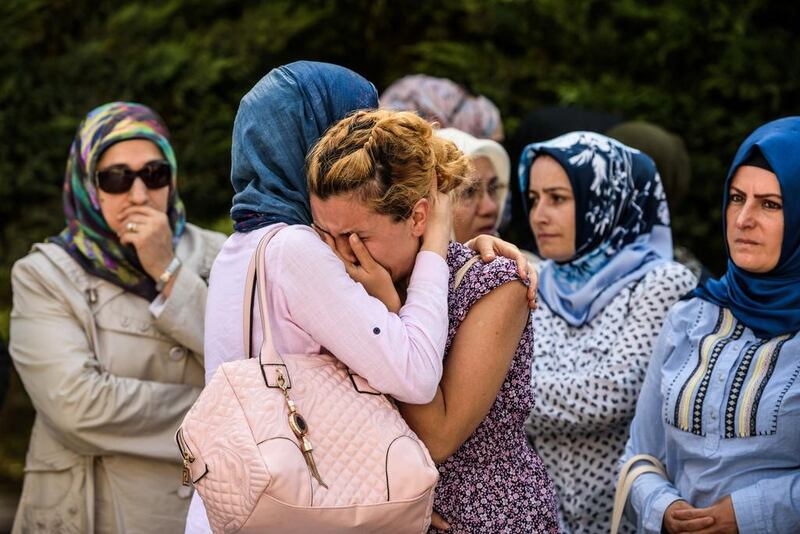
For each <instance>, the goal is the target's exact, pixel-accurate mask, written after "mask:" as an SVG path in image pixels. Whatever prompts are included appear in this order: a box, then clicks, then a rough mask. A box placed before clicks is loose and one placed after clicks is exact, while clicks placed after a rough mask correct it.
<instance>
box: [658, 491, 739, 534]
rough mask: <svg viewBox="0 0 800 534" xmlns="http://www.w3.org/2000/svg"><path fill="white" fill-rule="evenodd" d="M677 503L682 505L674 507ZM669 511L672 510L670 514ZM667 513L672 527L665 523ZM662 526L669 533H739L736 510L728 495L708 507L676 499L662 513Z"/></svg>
mask: <svg viewBox="0 0 800 534" xmlns="http://www.w3.org/2000/svg"><path fill="white" fill-rule="evenodd" d="M678 503H682V505H681V506H678V507H676V505H677V504H678ZM670 511H671V512H672V513H671V514H670ZM668 515H670V522H671V524H672V525H673V526H672V527H670V526H668V525H667V516H668ZM664 526H665V528H667V532H670V533H673V532H674V533H678V532H680V533H683V532H696V533H698V534H738V533H739V527H738V526H737V525H736V512H735V511H734V509H733V499H731V497H730V495H728V496H726V497H723V498H722V499H720V500H718V501H717V502H716V503H714V504H712V505H711V506H709V507H708V508H694V507H693V506H691V505H690V504H689V503H687V502H686V501H677V502H675V503H673V504H671V505H670V506H669V507H668V508H667V511H666V512H665V513H664ZM670 528H672V530H670Z"/></svg>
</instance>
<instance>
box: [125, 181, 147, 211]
mask: <svg viewBox="0 0 800 534" xmlns="http://www.w3.org/2000/svg"><path fill="white" fill-rule="evenodd" d="M128 197H129V198H130V201H131V203H132V204H137V205H141V204H144V203H146V202H147V186H146V185H144V181H142V179H141V178H139V177H138V176H137V177H136V178H134V179H133V184H131V188H130V191H128Z"/></svg>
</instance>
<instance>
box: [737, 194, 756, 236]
mask: <svg viewBox="0 0 800 534" xmlns="http://www.w3.org/2000/svg"><path fill="white" fill-rule="evenodd" d="M757 207H758V206H757V205H756V203H755V202H750V201H749V200H748V202H745V204H744V206H742V209H741V211H739V213H738V214H737V215H736V221H735V222H736V228H739V229H741V230H744V229H747V228H752V227H753V226H754V225H755V221H756V219H755V216H756V209H757Z"/></svg>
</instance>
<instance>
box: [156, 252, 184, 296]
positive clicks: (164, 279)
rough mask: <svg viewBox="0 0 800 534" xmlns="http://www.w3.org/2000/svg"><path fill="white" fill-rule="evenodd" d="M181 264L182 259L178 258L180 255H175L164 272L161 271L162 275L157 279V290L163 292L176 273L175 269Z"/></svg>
mask: <svg viewBox="0 0 800 534" xmlns="http://www.w3.org/2000/svg"><path fill="white" fill-rule="evenodd" d="M180 266H181V260H179V259H178V256H173V257H172V261H171V262H169V265H167V268H166V269H164V272H163V273H161V276H159V277H158V280H156V291H158V292H159V293H161V292H162V291H164V287H165V286H166V285H167V284H168V283H169V281H170V280H171V279H172V275H174V274H175V271H177V270H178V268H179V267H180Z"/></svg>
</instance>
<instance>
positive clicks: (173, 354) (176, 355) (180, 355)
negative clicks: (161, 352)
mask: <svg viewBox="0 0 800 534" xmlns="http://www.w3.org/2000/svg"><path fill="white" fill-rule="evenodd" d="M169 357H170V359H171V360H172V361H175V362H178V361H181V360H182V359H184V358H185V357H186V349H185V348H183V347H181V346H180V345H177V346H175V347H172V348H171V349H169Z"/></svg>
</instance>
